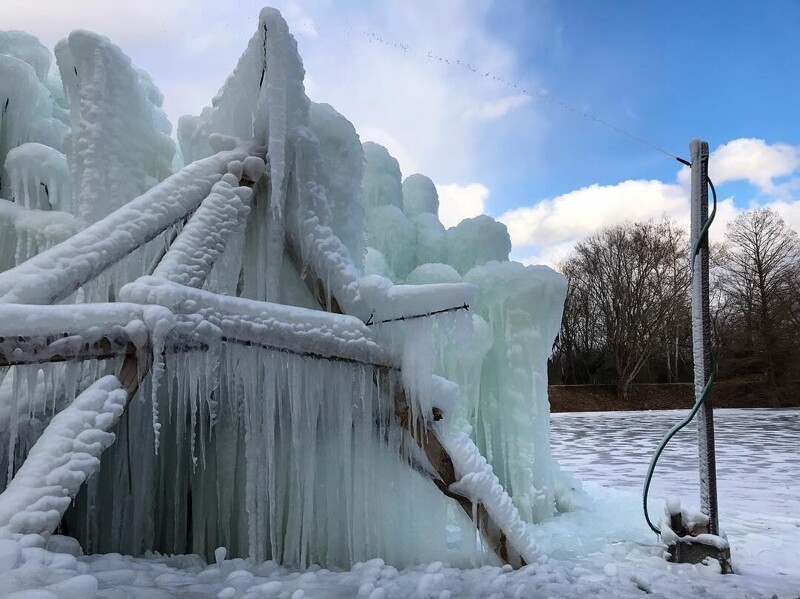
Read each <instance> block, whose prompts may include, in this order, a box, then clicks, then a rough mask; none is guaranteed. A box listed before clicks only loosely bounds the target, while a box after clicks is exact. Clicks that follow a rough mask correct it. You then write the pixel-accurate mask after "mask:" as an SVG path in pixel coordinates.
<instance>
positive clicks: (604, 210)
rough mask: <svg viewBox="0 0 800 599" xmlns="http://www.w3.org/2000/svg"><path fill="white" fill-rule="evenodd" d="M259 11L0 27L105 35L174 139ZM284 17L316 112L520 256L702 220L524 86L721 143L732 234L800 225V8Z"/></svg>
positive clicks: (626, 120) (665, 132) (658, 168)
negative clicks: (157, 99) (341, 120)
mask: <svg viewBox="0 0 800 599" xmlns="http://www.w3.org/2000/svg"><path fill="white" fill-rule="evenodd" d="M262 4H263V2H254V1H252V0H242V1H236V2H221V1H219V0H216V1H213V2H212V1H211V0H170V1H166V0H139V2H136V3H118V2H116V1H112V0H70V1H69V2H65V1H62V0H3V2H2V7H0V24H1V25H0V26H2V27H4V28H18V29H25V30H27V31H30V32H31V33H33V34H35V35H37V36H39V37H40V38H41V39H42V41H43V42H44V43H45V44H46V45H48V46H50V47H52V46H53V44H54V43H55V42H56V41H57V40H58V39H60V38H62V37H64V36H65V35H66V34H67V33H68V32H69V31H70V30H71V29H73V28H78V27H80V28H86V29H91V30H95V31H98V32H100V33H104V34H106V35H108V36H109V37H111V39H112V40H114V41H115V42H116V43H117V44H118V45H119V46H120V47H121V48H122V49H123V50H124V51H125V52H126V53H127V54H128V55H129V56H131V58H132V59H133V61H134V63H135V64H136V65H137V66H139V67H141V68H144V69H145V70H147V71H148V72H150V73H151V75H152V76H153V78H154V80H155V82H156V83H157V84H158V85H159V86H160V87H161V89H162V91H163V92H164V94H165V109H166V111H167V113H168V114H169V116H170V117H171V119H172V121H173V124H174V123H175V122H176V120H177V117H178V116H180V115H182V114H186V113H193V114H196V113H198V112H199V111H200V109H201V108H202V107H203V106H204V105H206V104H208V103H209V101H210V98H211V97H212V96H213V95H214V93H215V92H216V91H217V89H218V88H219V87H220V85H221V84H222V82H223V81H224V78H225V76H226V75H227V74H228V73H229V72H230V70H231V69H232V67H233V66H234V64H235V62H236V60H237V58H238V56H239V54H240V53H241V51H242V50H243V48H244V47H245V45H246V43H247V40H248V39H249V37H250V36H251V35H252V32H253V30H254V28H255V24H256V20H257V16H258V9H259V8H260V6H261V5H262ZM274 4H275V6H276V7H277V8H279V9H281V10H282V12H283V13H284V16H285V17H286V18H287V21H288V22H289V25H290V28H291V29H292V30H293V31H294V32H295V34H296V37H297V39H298V44H299V48H300V52H301V55H302V56H303V59H304V62H305V65H306V70H307V80H306V86H307V91H308V94H309V96H310V97H311V98H312V99H314V100H317V101H326V102H329V103H331V104H333V105H334V106H335V107H336V108H337V109H339V110H340V111H341V112H342V113H343V114H344V115H345V116H347V117H348V118H349V119H350V120H351V121H352V122H353V123H354V124H355V125H356V128H357V129H358V131H359V133H360V134H361V136H362V140H374V141H377V142H379V143H382V144H384V145H386V146H387V147H388V148H389V150H390V151H391V152H392V153H393V154H394V155H395V156H396V157H397V158H398V160H399V161H400V165H401V168H402V169H403V173H404V175H408V174H411V173H413V172H422V173H424V174H427V175H429V176H430V177H431V178H432V179H433V180H434V181H435V182H436V183H437V186H438V187H439V189H440V194H441V197H442V208H441V217H442V220H443V221H444V222H445V223H446V224H453V223H455V222H457V221H458V220H459V219H460V218H462V217H465V216H472V215H475V214H478V213H480V212H487V213H489V214H491V215H492V216H495V217H496V218H499V219H501V220H502V221H503V222H505V223H506V224H507V225H508V227H509V231H510V233H511V236H512V241H513V243H514V248H515V249H514V252H513V256H514V257H516V258H517V259H521V260H523V261H526V262H546V263H550V264H553V263H556V262H557V261H558V260H559V259H560V258H561V257H563V256H564V255H565V253H566V252H567V251H568V250H569V248H570V247H572V245H573V244H574V243H575V242H576V241H577V240H579V239H581V238H582V237H583V236H585V235H587V234H589V233H591V232H592V231H593V230H596V229H597V228H598V227H599V226H603V225H608V224H614V223H616V222H620V221H621V220H624V219H626V218H634V219H640V218H641V219H644V218H660V217H661V216H662V215H667V216H669V217H671V218H676V219H679V220H682V221H685V220H686V218H687V215H688V198H687V195H686V187H685V183H686V179H685V175H686V172H682V173H681V169H680V166H679V165H678V164H677V163H675V162H674V161H672V160H670V159H668V158H667V157H665V156H664V155H662V154H659V153H657V152H655V151H653V150H651V149H649V148H647V147H645V146H643V145H640V144H638V143H636V142H634V141H631V140H629V139H627V138H625V137H623V136H620V135H618V134H616V133H614V132H612V131H609V130H608V129H606V128H604V127H602V126H599V125H597V124H596V123H593V122H591V121H589V120H587V119H584V118H582V117H578V116H576V115H575V114H573V113H571V112H568V111H565V110H563V109H561V108H560V107H558V106H555V105H553V104H552V103H550V102H547V101H544V100H542V99H541V98H536V97H534V98H531V97H530V96H526V95H524V94H522V93H521V92H520V91H519V89H520V88H525V89H527V90H530V91H533V92H535V93H536V92H539V91H542V90H545V91H547V92H548V93H549V94H550V95H551V97H553V98H557V99H559V100H561V101H563V102H566V103H567V104H569V105H570V106H573V107H575V108H577V109H580V110H584V111H588V112H590V113H592V114H595V115H597V116H599V117H602V118H604V119H606V120H608V121H609V122H611V123H614V124H615V125H617V126H619V127H621V128H623V129H626V130H629V131H631V132H632V133H634V134H636V135H639V136H642V137H645V138H647V139H648V140H651V141H652V142H654V143H656V144H658V145H660V146H663V147H665V148H667V149H668V150H669V151H670V152H673V153H676V154H679V155H682V156H686V155H687V154H688V142H689V140H690V139H691V138H692V137H693V136H700V137H703V138H705V139H707V140H708V141H709V142H710V144H711V148H712V151H715V154H714V155H713V156H712V162H711V167H710V170H711V174H712V177H714V178H716V179H717V181H718V183H719V185H718V189H719V191H720V194H721V199H722V200H723V202H722V206H721V211H720V225H724V223H725V222H726V221H729V220H731V219H732V218H733V217H734V216H735V215H736V214H737V213H738V212H740V211H741V210H743V209H746V208H748V207H750V206H754V205H765V204H769V205H773V206H775V207H776V209H778V210H779V211H780V212H781V213H782V214H783V215H784V217H785V218H786V219H787V220H788V221H789V222H790V223H791V224H793V225H794V226H795V227H796V228H798V229H800V127H798V125H799V124H800V117H798V116H797V113H798V108H799V107H800V78H798V76H797V73H798V66H800V65H799V64H798V63H799V62H800V35H798V33H797V32H798V31H800V3H798V2H795V1H793V0H772V1H770V2H744V1H736V0H730V1H726V2H722V1H710V2H689V1H673V2H669V3H666V2H622V1H618V2H611V1H602V2H600V1H593V0H572V1H570V2H556V1H549V0H548V1H527V2H519V1H516V0H502V1H501V0H497V1H491V0H442V1H439V2H434V1H432V0H396V1H389V0H386V1H381V2H367V1H366V0H362V1H355V0H351V1H348V0H313V1H308V2H304V1H300V0H276V1H275V2H274ZM377 37H379V38H380V39H381V40H383V42H381V41H378V40H377V39H376V38H377ZM394 44H404V45H406V46H407V49H400V48H398V47H395V46H394ZM429 53H430V55H431V56H439V57H444V58H447V59H449V60H451V61H456V60H458V61H461V62H464V63H469V64H470V65H472V66H474V67H475V69H477V70H478V71H479V72H480V73H479V74H476V73H473V72H472V71H470V70H468V69H466V68H463V67H462V66H459V65H458V64H453V63H452V62H451V64H445V63H443V62H441V61H439V60H437V59H435V58H431V57H429ZM485 73H489V76H484V74H485ZM497 79H501V80H502V81H504V82H507V83H511V84H514V85H516V86H517V87H516V88H515V87H513V86H511V85H506V84H503V83H502V82H499V81H498V80H497ZM535 93H534V95H535ZM723 231H724V226H719V227H717V228H716V232H715V233H712V240H713V239H714V236H715V235H716V237H717V239H719V238H720V237H721V233H722V232H723Z"/></svg>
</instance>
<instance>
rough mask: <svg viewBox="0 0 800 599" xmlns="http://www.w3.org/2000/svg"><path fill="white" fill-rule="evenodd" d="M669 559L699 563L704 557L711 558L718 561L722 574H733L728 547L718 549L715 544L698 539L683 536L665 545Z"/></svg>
mask: <svg viewBox="0 0 800 599" xmlns="http://www.w3.org/2000/svg"><path fill="white" fill-rule="evenodd" d="M667 551H668V552H669V561H671V562H675V563H679V564H699V563H701V562H703V561H704V560H705V559H706V558H712V559H715V560H717V561H718V562H719V565H720V568H721V569H722V573H723V574H733V568H732V567H731V550H730V547H725V548H724V549H720V548H719V547H717V546H715V545H709V544H706V543H703V542H702V541H699V540H696V539H695V540H691V541H689V540H687V538H686V537H683V538H682V539H680V540H679V541H677V542H676V543H674V544H672V545H670V546H669V547H667Z"/></svg>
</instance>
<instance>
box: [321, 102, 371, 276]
mask: <svg viewBox="0 0 800 599" xmlns="http://www.w3.org/2000/svg"><path fill="white" fill-rule="evenodd" d="M309 118H310V121H309V124H310V126H311V130H312V131H313V132H314V134H315V135H316V136H317V138H318V139H319V144H320V153H321V155H322V165H323V168H324V170H325V174H326V180H327V185H326V189H327V195H328V201H329V203H330V208H331V213H332V216H333V221H332V223H331V228H332V229H333V232H334V233H336V235H338V237H339V238H340V239H341V240H342V241H343V242H344V244H345V245H346V246H347V249H348V250H349V252H350V256H351V258H352V259H353V262H354V263H355V265H356V267H358V268H362V267H363V265H364V252H365V248H364V208H363V206H362V203H361V179H362V177H363V173H364V150H363V148H362V146H361V140H360V139H359V137H358V133H356V130H355V127H353V125H352V123H350V121H348V120H347V119H346V118H345V117H343V116H342V115H341V114H339V113H338V112H336V110H335V109H334V108H333V107H332V106H330V105H329V104H317V103H314V102H312V103H311V111H310V114H309Z"/></svg>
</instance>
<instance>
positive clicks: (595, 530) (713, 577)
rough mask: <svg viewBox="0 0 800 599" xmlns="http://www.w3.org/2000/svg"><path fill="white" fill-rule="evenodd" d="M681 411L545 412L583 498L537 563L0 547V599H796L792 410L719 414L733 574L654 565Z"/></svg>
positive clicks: (680, 482)
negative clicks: (215, 560) (647, 478)
mask: <svg viewBox="0 0 800 599" xmlns="http://www.w3.org/2000/svg"><path fill="white" fill-rule="evenodd" d="M681 414H682V412H641V413H632V412H627V413H593V414H556V415H553V417H552V432H551V444H552V450H553V454H554V456H555V457H556V459H558V460H559V461H560V462H561V464H562V466H563V468H564V469H565V470H567V471H569V472H571V473H573V474H575V475H576V476H578V477H579V478H581V479H582V480H583V481H584V487H585V489H586V491H587V493H588V500H587V503H586V505H585V506H583V507H582V508H580V509H577V510H576V511H574V512H572V513H569V514H566V515H563V516H559V517H557V518H555V519H553V520H551V521H549V522H547V523H545V524H543V525H539V526H536V527H533V528H532V532H533V534H534V535H535V538H536V540H537V543H538V544H539V546H540V548H541V549H542V550H543V551H544V553H546V554H547V555H549V558H548V559H546V560H542V562H541V563H537V564H533V565H531V566H529V567H527V568H524V569H523V570H521V571H517V572H513V571H510V570H509V569H508V567H506V568H491V567H484V568H479V569H473V570H459V569H454V568H448V567H447V566H446V565H443V564H440V563H434V564H428V565H424V566H419V567H416V568H409V569H406V570H403V571H400V572H398V571H397V570H396V569H395V568H392V567H391V566H386V565H384V564H383V563H382V562H381V560H373V561H371V562H368V563H366V564H359V565H356V566H355V567H354V568H353V569H352V570H351V571H350V572H331V571H328V570H323V569H315V568H311V569H309V570H307V571H304V572H296V571H288V570H285V569H283V568H280V567H278V566H276V565H275V564H274V563H271V562H266V563H263V564H258V565H254V564H250V563H248V562H245V561H243V560H220V561H221V563H220V564H219V565H217V564H212V565H205V563H203V562H202V561H201V560H200V559H199V558H196V557H191V556H181V557H172V558H166V557H151V558H147V559H133V558H128V557H122V556H119V555H104V556H92V557H79V558H77V559H76V558H74V557H72V556H71V555H68V554H63V553H61V554H58V553H52V552H47V551H44V550H40V549H22V550H21V549H20V548H19V546H18V545H16V544H15V543H13V542H10V541H0V573H1V575H0V591H2V592H3V593H5V594H9V593H12V595H9V596H13V591H14V590H18V591H21V592H20V593H19V594H18V595H17V596H20V597H53V596H61V597H84V596H85V597H90V596H100V597H285V598H292V599H299V598H301V597H325V598H327V597H331V598H338V597H342V598H344V597H372V598H373V599H378V598H381V597H384V598H386V597H423V598H442V599H445V598H448V597H449V598H451V599H453V598H457V597H475V598H478V597H596V596H600V597H641V596H645V595H651V596H653V597H662V596H665V597H725V598H729V597H772V596H777V597H787V598H795V597H800V482H798V476H797V475H798V472H800V452H798V447H797V441H798V439H800V410H780V411H777V410H747V411H745V410H720V411H718V412H717V447H718V468H719V488H720V509H721V517H720V523H721V527H722V528H723V530H724V531H725V532H727V534H728V536H729V539H730V542H731V546H732V555H733V564H734V568H735V569H736V571H737V575H733V576H721V575H719V574H718V569H717V568H716V567H715V565H710V566H692V565H673V564H669V563H667V562H665V561H664V560H662V559H661V557H660V553H661V549H660V547H659V546H658V545H657V542H656V538H655V536H654V535H653V534H652V533H650V531H649V530H648V529H647V527H646V525H645V523H644V520H643V517H642V514H641V506H640V498H639V494H640V487H641V483H642V478H643V476H644V473H645V470H646V468H647V465H648V462H649V459H650V454H651V452H652V450H653V449H654V447H655V446H656V444H657V442H658V440H659V438H660V435H661V434H662V433H663V432H665V431H666V430H667V429H668V428H669V427H670V426H671V424H672V423H674V422H675V421H676V420H677V419H678V418H679V416H680V415H681ZM695 454H696V445H695V438H694V434H693V433H681V435H679V436H678V437H677V438H676V440H675V441H674V445H670V447H669V448H668V450H667V452H666V453H665V455H664V458H663V465H659V468H658V470H657V471H656V479H655V482H654V488H653V495H654V497H656V499H654V500H653V506H652V509H653V512H654V513H659V512H660V510H661V509H662V506H663V502H662V501H661V500H659V499H658V497H661V496H664V495H666V494H680V495H681V497H682V499H683V503H684V505H685V506H692V505H696V504H697V501H698V500H697V496H698V484H697V482H696V472H697V459H696V457H695ZM611 487H614V488H613V489H612V488H611ZM61 543H62V544H63V545H64V548H63V549H69V547H68V543H67V542H66V540H61ZM219 557H222V556H221V555H220V556H219ZM32 589H39V590H40V591H39V592H38V593H36V592H33V591H32ZM45 589H47V590H45ZM48 591H49V592H48Z"/></svg>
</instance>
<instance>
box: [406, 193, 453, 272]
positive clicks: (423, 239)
mask: <svg viewBox="0 0 800 599" xmlns="http://www.w3.org/2000/svg"><path fill="white" fill-rule="evenodd" d="M406 180H407V179H406ZM411 222H412V223H414V228H415V229H416V230H417V254H416V256H415V259H416V264H418V265H422V264H429V263H434V264H435V263H440V262H446V261H447V257H448V256H447V234H446V232H445V228H444V225H443V224H442V223H441V222H440V221H439V217H438V216H436V215H435V214H433V213H432V212H420V213H419V214H417V215H416V216H414V217H413V218H412V219H411Z"/></svg>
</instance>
